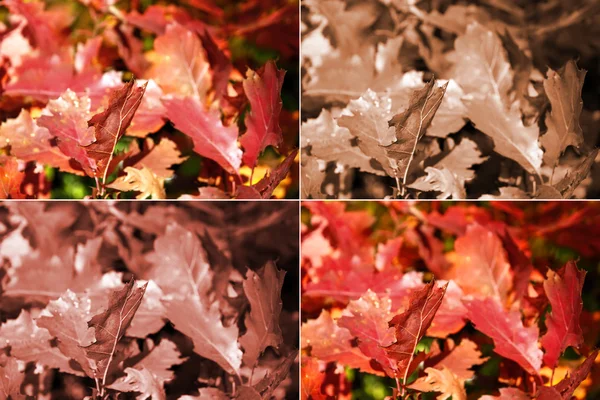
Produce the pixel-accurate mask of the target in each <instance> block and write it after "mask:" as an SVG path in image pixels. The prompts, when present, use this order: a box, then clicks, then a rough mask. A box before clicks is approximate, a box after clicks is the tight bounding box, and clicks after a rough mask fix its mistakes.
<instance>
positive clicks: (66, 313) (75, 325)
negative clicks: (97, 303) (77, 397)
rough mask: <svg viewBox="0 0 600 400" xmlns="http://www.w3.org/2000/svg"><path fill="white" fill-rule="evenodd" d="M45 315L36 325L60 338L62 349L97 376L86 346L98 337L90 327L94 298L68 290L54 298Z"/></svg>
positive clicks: (43, 314)
mask: <svg viewBox="0 0 600 400" xmlns="http://www.w3.org/2000/svg"><path fill="white" fill-rule="evenodd" d="M41 315H42V316H40V317H39V318H38V319H36V324H37V325H38V326H39V327H40V328H45V329H47V330H48V332H50V334H51V335H52V336H53V337H55V338H56V339H57V340H58V348H59V349H60V351H61V352H62V353H63V354H64V355H66V356H67V357H69V358H72V359H74V360H75V361H77V363H79V365H80V366H81V368H82V369H83V371H84V372H85V373H86V374H87V375H88V376H89V377H92V378H93V377H94V371H93V370H92V367H91V365H90V362H89V361H88V359H87V355H86V351H85V349H84V348H85V347H87V346H89V345H90V344H92V342H93V341H94V340H95V330H94V328H92V327H89V326H88V320H89V319H90V318H91V317H92V315H91V301H90V299H89V298H88V297H87V296H78V295H77V294H75V293H73V292H71V291H70V290H67V291H66V292H65V294H63V295H62V296H61V297H60V298H59V299H58V300H52V301H50V303H48V306H46V309H45V310H44V311H43V312H42V314H41Z"/></svg>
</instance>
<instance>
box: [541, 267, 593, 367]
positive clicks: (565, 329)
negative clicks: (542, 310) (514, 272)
mask: <svg viewBox="0 0 600 400" xmlns="http://www.w3.org/2000/svg"><path fill="white" fill-rule="evenodd" d="M585 274H586V271H584V270H579V269H578V268H577V266H576V265H575V262H573V261H570V262H568V263H567V264H566V265H565V266H564V267H563V268H561V269H560V270H559V271H558V272H554V271H552V270H548V275H547V278H546V280H545V281H544V291H545V292H546V296H548V300H549V301H550V305H551V306H552V311H551V312H550V313H549V314H548V315H547V316H546V327H547V328H548V332H546V334H545V335H544V336H542V346H543V347H544V349H545V350H546V354H544V363H545V364H546V365H547V366H549V367H550V368H555V367H556V365H557V363H558V358H559V357H560V355H561V353H562V352H563V351H565V349H566V348H567V347H569V346H573V347H579V346H580V345H581V344H582V343H583V333H582V331H581V327H580V326H579V319H580V317H581V310H582V308H583V302H582V300H581V291H582V290H583V281H584V280H585Z"/></svg>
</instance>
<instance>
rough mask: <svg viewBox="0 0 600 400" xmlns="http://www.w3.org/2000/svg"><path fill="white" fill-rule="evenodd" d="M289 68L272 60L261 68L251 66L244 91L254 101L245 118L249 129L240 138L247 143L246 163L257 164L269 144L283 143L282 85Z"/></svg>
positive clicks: (249, 164) (251, 101)
mask: <svg viewBox="0 0 600 400" xmlns="http://www.w3.org/2000/svg"><path fill="white" fill-rule="evenodd" d="M284 77H285V71H284V70H281V69H277V66H276V65H275V62H273V61H268V62H267V63H266V64H265V65H264V66H263V67H261V69H260V70H258V71H256V72H255V71H252V70H251V69H248V71H247V72H246V79H245V80H244V82H243V85H244V92H245V93H246V97H247V98H248V101H249V102H250V113H248V114H247V115H246V117H245V119H244V123H245V124H246V128H247V131H246V133H245V134H244V135H242V137H241V138H240V144H241V145H242V146H243V147H244V156H243V160H244V163H245V164H246V165H248V166H250V167H252V168H254V167H255V166H256V162H257V159H258V156H259V155H260V154H261V153H262V152H263V151H264V149H265V148H266V147H267V146H273V147H276V148H277V147H279V145H280V144H281V142H282V140H283V136H282V134H281V128H280V127H279V113H280V112H281V107H282V104H283V103H282V102H281V95H280V93H281V87H282V85H283V79H284Z"/></svg>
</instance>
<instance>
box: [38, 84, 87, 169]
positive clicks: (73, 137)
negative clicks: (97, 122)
mask: <svg viewBox="0 0 600 400" xmlns="http://www.w3.org/2000/svg"><path fill="white" fill-rule="evenodd" d="M90 108H91V102H90V98H89V97H87V96H85V95H84V96H81V97H80V96H77V94H76V93H75V92H73V91H72V90H70V89H67V90H66V91H65V92H64V93H63V94H62V95H61V96H60V97H59V98H58V99H54V100H50V101H49V102H48V104H47V105H46V107H45V108H44V109H43V110H42V116H41V117H39V118H38V120H37V124H38V125H39V126H42V127H44V128H46V129H48V131H49V132H50V134H51V135H52V136H54V137H55V138H56V139H57V142H58V143H57V146H58V148H59V149H60V150H61V151H62V152H63V154H65V155H66V156H69V157H71V158H73V159H75V161H77V162H78V163H79V164H80V165H81V168H83V170H84V171H85V172H86V173H87V174H88V175H90V176H92V175H93V171H94V170H95V169H96V161H95V160H94V159H92V158H90V157H89V156H88V154H87V152H86V151H85V148H84V147H85V146H88V145H90V144H92V142H94V141H95V140H96V139H95V136H94V128H93V127H90V126H89V125H88V120H89V119H90V118H91V117H92V114H91V112H90Z"/></svg>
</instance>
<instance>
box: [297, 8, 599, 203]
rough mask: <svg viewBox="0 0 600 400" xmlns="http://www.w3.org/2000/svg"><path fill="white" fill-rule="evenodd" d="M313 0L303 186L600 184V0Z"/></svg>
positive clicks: (415, 194) (507, 190)
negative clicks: (473, 0) (471, 0)
mask: <svg viewBox="0 0 600 400" xmlns="http://www.w3.org/2000/svg"><path fill="white" fill-rule="evenodd" d="M478 3H479V5H474V4H466V2H464V1H452V0H440V1H408V0H379V1H377V0H370V1H366V0H365V1H342V0H325V1H323V0H319V1H317V0H305V1H303V2H302V3H301V4H302V25H301V29H302V52H301V53H302V57H301V59H302V130H301V146H302V197H303V198H353V199H357V198H360V199H369V198H399V199H416V198H418V199H448V198H452V199H549V198H552V199H561V198H562V199H569V198H598V197H600V168H599V166H598V161H600V158H599V157H598V149H597V148H596V146H597V145H598V141H599V134H600V100H599V94H598V83H599V82H600V62H599V60H600V40H599V39H598V38H599V37H600V3H598V2H597V1H594V0H589V1H588V0H576V1H570V2H558V1H556V2H550V3H548V2H531V1H527V0H516V1H506V0H494V1H491V0H484V1H480V2H478Z"/></svg>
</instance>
